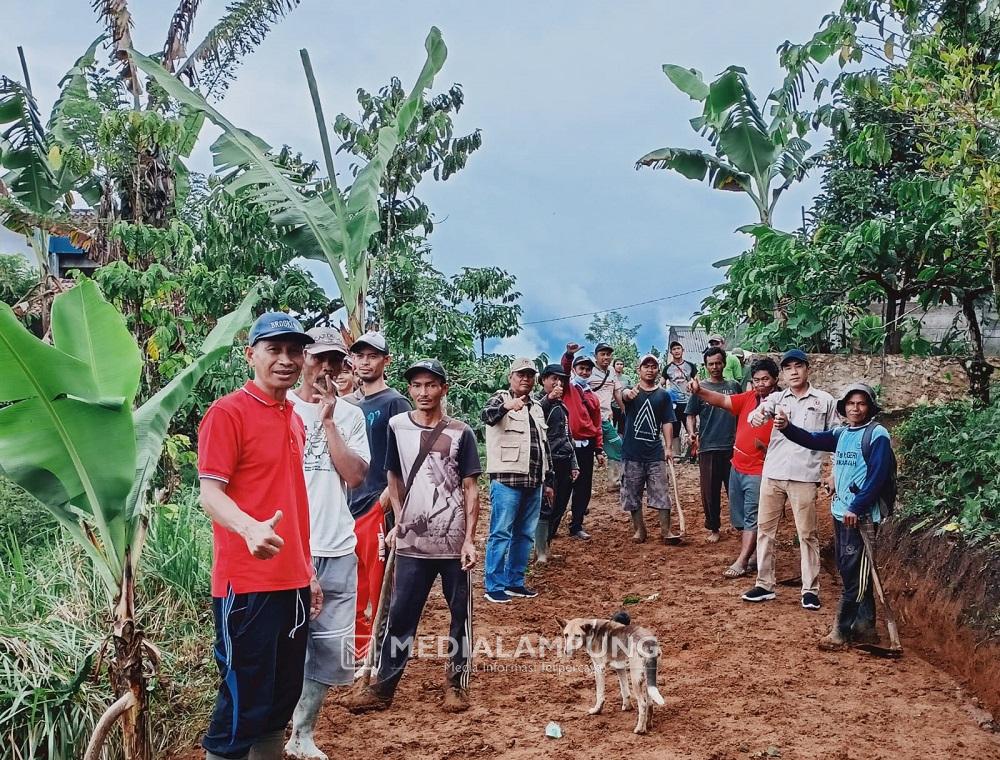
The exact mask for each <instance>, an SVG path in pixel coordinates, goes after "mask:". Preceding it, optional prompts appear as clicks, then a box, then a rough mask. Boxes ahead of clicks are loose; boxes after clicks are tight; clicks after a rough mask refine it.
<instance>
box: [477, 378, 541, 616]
mask: <svg viewBox="0 0 1000 760" xmlns="http://www.w3.org/2000/svg"><path fill="white" fill-rule="evenodd" d="M537 375H538V372H537V370H536V369H535V365H534V363H533V362H532V361H531V360H530V359H524V358H521V359H515V360H514V363H513V364H511V365H510V373H509V379H510V387H509V389H505V390H501V391H497V392H496V393H494V394H493V396H491V397H490V400H489V401H488V402H487V404H486V408H485V409H483V413H482V420H483V422H484V423H486V470H487V472H489V475H490V535H489V538H488V539H487V540H486V567H485V569H484V572H483V582H484V585H485V586H486V600H487V601H489V602H493V603H495V604H507V603H509V602H510V600H511V597H520V598H525V599H530V598H532V597H535V596H538V593H537V592H536V591H535V590H533V589H530V588H528V587H527V586H525V585H524V572H525V570H526V569H527V567H528V559H529V557H530V555H531V547H532V544H533V543H534V540H535V527H536V525H537V524H538V513H539V510H540V509H541V506H542V488H543V487H545V488H547V489H548V488H549V485H548V484H549V483H550V482H551V479H552V473H551V471H550V468H551V457H550V456H549V443H548V438H547V437H546V433H545V417H544V415H543V414H542V408H541V405H540V404H538V403H536V402H534V401H532V398H531V391H532V389H533V388H534V387H535V378H536V376H537ZM550 490H551V489H550ZM549 498H551V494H549Z"/></svg>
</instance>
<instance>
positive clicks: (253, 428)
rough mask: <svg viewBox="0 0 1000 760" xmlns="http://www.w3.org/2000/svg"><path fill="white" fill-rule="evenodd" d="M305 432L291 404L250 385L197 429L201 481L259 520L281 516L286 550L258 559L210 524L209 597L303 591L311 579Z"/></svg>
mask: <svg viewBox="0 0 1000 760" xmlns="http://www.w3.org/2000/svg"><path fill="white" fill-rule="evenodd" d="M304 444H305V428H304V427H303V425H302V419H301V418H300V417H299V416H298V415H297V414H295V413H294V411H292V405H291V404H290V403H288V402H287V401H282V402H278V401H275V400H274V399H273V398H271V397H269V396H268V395H266V394H265V393H264V391H262V390H261V389H260V388H258V387H257V386H256V385H254V384H253V383H252V382H248V383H247V384H246V385H245V386H243V387H242V388H240V389H239V390H237V391H234V392H232V393H230V394H229V395H228V396H223V397H222V398H220V399H219V400H218V401H216V402H215V403H214V404H212V406H211V407H210V408H209V410H208V412H206V414H205V417H204V419H203V420H202V421H201V426H200V427H199V428H198V476H199V477H201V478H211V479H213V480H220V481H222V482H223V483H225V484H226V494H227V495H228V496H229V498H231V499H232V500H233V501H235V502H236V504H237V505H238V506H239V508H240V509H242V510H243V511H244V512H246V513H247V514H248V515H250V516H251V517H253V518H254V519H255V520H268V519H270V518H271V517H272V516H273V515H274V513H275V512H276V511H277V510H279V509H280V510H281V512H282V518H281V521H280V522H279V523H278V524H277V526H275V529H274V530H275V532H276V533H277V534H278V535H279V536H281V537H282V538H283V539H284V541H285V545H284V546H282V547H281V551H279V552H278V553H277V555H275V556H274V557H271V558H270V559H256V558H255V557H254V556H253V555H252V554H250V551H249V550H248V549H247V545H246V541H244V540H243V538H242V537H241V536H239V535H238V534H236V533H232V532H231V531H228V530H226V529H225V528H223V527H222V526H221V525H219V524H217V523H213V524H212V531H213V534H214V556H213V561H212V596H215V597H223V596H226V594H227V593H228V590H229V587H230V586H232V589H233V591H234V592H235V593H237V594H244V593H252V592H259V591H284V590H287V589H295V588H303V587H305V586H308V585H309V581H310V579H311V578H312V574H313V571H312V559H311V557H310V553H309V497H308V496H307V494H306V481H305V476H304V475H303V472H302V450H303V446H304Z"/></svg>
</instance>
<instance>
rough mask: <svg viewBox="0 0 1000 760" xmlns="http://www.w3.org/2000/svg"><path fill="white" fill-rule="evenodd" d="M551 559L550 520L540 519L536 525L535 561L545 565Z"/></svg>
mask: <svg viewBox="0 0 1000 760" xmlns="http://www.w3.org/2000/svg"><path fill="white" fill-rule="evenodd" d="M548 561H549V521H548V520H541V519H540V520H539V521H538V525H536V526H535V562H537V563H538V564H540V565H544V564H545V563H546V562H548Z"/></svg>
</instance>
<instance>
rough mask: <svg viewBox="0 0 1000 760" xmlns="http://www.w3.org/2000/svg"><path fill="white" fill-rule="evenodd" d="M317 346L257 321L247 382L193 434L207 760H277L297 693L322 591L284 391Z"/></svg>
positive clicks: (291, 325) (294, 329)
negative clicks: (210, 627) (206, 547)
mask: <svg viewBox="0 0 1000 760" xmlns="http://www.w3.org/2000/svg"><path fill="white" fill-rule="evenodd" d="M312 342H313V339H312V338H310V337H309V336H308V335H306V333H305V331H304V330H303V329H302V325H300V324H299V323H298V321H297V320H295V319H294V318H292V317H290V316H289V315H287V314H283V313H281V312H268V313H266V314H263V315H261V316H260V317H259V318H258V319H257V321H256V322H254V324H253V327H252V328H251V329H250V338H249V345H248V346H247V348H246V358H247V363H248V364H249V365H250V366H251V367H252V368H253V374H254V379H253V380H251V381H250V382H248V383H247V384H246V385H245V386H243V387H242V388H240V389H239V390H237V391H234V392H233V393H230V394H229V395H227V396H224V397H223V398H221V399H219V400H218V401H216V402H215V403H214V404H212V406H211V407H210V408H209V410H208V412H206V414H205V417H204V419H203V420H202V422H201V426H200V428H199V429H198V477H199V479H200V483H201V504H202V506H203V507H204V509H205V511H206V512H207V513H208V515H209V516H210V517H211V518H212V532H213V549H214V551H213V562H212V610H213V613H214V616H215V632H216V643H215V657H216V660H217V662H218V666H219V673H220V676H221V683H220V684H219V694H218V697H217V699H216V703H215V711H214V712H213V713H212V718H211V722H210V723H209V727H208V730H207V731H206V732H205V736H204V738H203V739H202V747H204V748H205V752H206V758H208V760H214V759H215V758H231V759H236V758H246V757H248V756H249V755H250V754H251V750H252V755H253V757H254V758H255V760H265V758H266V759H267V760H280V758H281V745H282V742H283V741H284V731H285V725H286V724H287V723H288V721H289V719H290V718H291V716H292V711H293V710H294V708H295V703H296V702H297V701H298V699H299V694H300V692H301V691H302V675H303V668H304V665H305V656H306V641H307V639H308V634H309V618H310V612H311V616H312V617H315V615H316V613H318V612H319V609H320V608H321V606H322V603H323V594H322V592H321V591H320V589H319V585H318V584H317V583H316V579H315V577H314V574H313V568H312V560H311V557H310V552H309V500H308V496H307V493H306V483H305V477H304V475H303V472H302V451H303V445H304V442H305V429H304V428H303V425H302V420H301V418H300V417H299V416H298V415H297V414H295V413H294V412H293V410H292V405H291V404H290V403H289V402H288V401H287V400H286V394H287V393H288V391H289V389H291V388H292V387H293V386H294V385H295V383H296V382H297V381H298V379H299V375H300V374H301V372H302V365H303V361H304V358H303V347H304V346H305V345H306V344H308V343H312Z"/></svg>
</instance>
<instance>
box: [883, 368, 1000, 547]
mask: <svg viewBox="0 0 1000 760" xmlns="http://www.w3.org/2000/svg"><path fill="white" fill-rule="evenodd" d="M993 391H994V392H993V399H994V400H993V403H992V404H991V405H990V406H987V407H975V406H973V404H972V403H971V402H969V401H965V400H963V401H952V402H949V403H946V404H940V405H936V406H926V405H925V406H920V407H918V408H917V409H916V411H914V412H913V414H912V415H911V416H910V417H909V419H907V420H906V422H904V423H903V424H901V425H900V426H899V427H897V428H896V430H895V435H896V441H897V445H898V453H899V455H900V459H901V462H902V465H901V467H902V469H901V472H900V487H901V496H900V501H901V503H902V504H903V507H902V511H903V512H904V513H906V514H911V515H916V516H922V517H924V518H925V519H924V520H922V521H921V522H920V523H918V524H920V525H930V524H939V525H940V527H941V529H942V530H945V531H961V532H962V534H963V535H964V536H965V537H966V538H967V539H968V540H969V541H971V542H973V543H976V542H980V541H984V540H1000V388H998V387H994V389H993Z"/></svg>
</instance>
